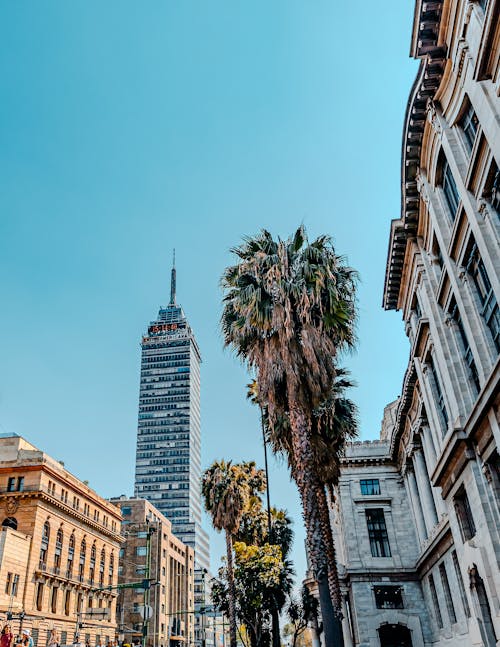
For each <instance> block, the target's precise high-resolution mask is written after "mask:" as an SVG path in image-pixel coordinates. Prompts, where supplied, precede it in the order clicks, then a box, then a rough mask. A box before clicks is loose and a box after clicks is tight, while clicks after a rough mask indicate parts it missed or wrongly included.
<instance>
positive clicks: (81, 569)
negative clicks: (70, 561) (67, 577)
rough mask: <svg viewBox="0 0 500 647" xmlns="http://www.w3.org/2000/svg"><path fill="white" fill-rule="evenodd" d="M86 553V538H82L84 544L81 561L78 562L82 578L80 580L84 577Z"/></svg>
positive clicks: (79, 574) (79, 575) (79, 573)
mask: <svg viewBox="0 0 500 647" xmlns="http://www.w3.org/2000/svg"><path fill="white" fill-rule="evenodd" d="M86 554H87V544H86V542H85V539H82V545H81V548H80V563H79V564H78V577H79V578H80V581H81V580H82V578H83V572H84V569H85V557H86Z"/></svg>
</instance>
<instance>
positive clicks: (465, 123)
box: [459, 103, 479, 153]
mask: <svg viewBox="0 0 500 647" xmlns="http://www.w3.org/2000/svg"><path fill="white" fill-rule="evenodd" d="M459 124H460V127H461V128H462V131H463V133H464V139H465V141H466V143H467V148H468V149H469V153H470V152H471V151H472V148H473V146H474V142H475V141H476V135H477V130H478V126H479V120H478V118H477V116H476V113H475V112H474V108H473V107H472V106H471V104H470V103H469V104H468V106H467V109H466V111H465V112H464V114H463V116H462V118H461V119H460V122H459Z"/></svg>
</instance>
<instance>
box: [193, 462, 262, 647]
mask: <svg viewBox="0 0 500 647" xmlns="http://www.w3.org/2000/svg"><path fill="white" fill-rule="evenodd" d="M265 487H266V479H265V475H264V472H263V471H262V470H258V469H256V468H255V463H253V462H247V463H241V464H235V465H233V464H231V461H228V462H225V461H223V460H221V461H215V462H214V463H213V464H212V465H211V466H210V467H209V468H208V469H207V470H206V471H205V472H204V474H203V477H202V484H201V491H202V495H203V499H204V505H205V510H206V511H207V512H208V513H209V514H210V515H211V517H212V524H213V526H214V528H215V529H216V530H219V531H220V530H224V531H225V533H226V555H227V580H228V609H227V611H228V616H229V625H230V628H229V631H230V642H231V647H236V609H235V599H236V591H235V585H234V570H233V546H232V543H233V540H232V537H233V535H234V533H235V532H236V531H237V530H238V527H239V525H240V521H241V518H242V516H243V514H244V512H245V510H246V509H247V508H248V505H249V503H250V501H251V499H252V497H255V496H256V494H257V493H258V492H263V491H264V489H265Z"/></svg>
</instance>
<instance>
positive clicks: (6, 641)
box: [0, 625, 14, 647]
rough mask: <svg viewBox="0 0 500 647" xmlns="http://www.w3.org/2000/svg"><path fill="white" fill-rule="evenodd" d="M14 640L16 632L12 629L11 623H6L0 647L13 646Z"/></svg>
mask: <svg viewBox="0 0 500 647" xmlns="http://www.w3.org/2000/svg"><path fill="white" fill-rule="evenodd" d="M13 640H14V634H13V633H12V631H11V629H10V625H5V626H4V628H3V629H2V633H1V635H0V647H11V645H12V642H13Z"/></svg>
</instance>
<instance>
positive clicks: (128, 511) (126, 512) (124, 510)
mask: <svg viewBox="0 0 500 647" xmlns="http://www.w3.org/2000/svg"><path fill="white" fill-rule="evenodd" d="M121 511H122V515H123V516H124V517H128V516H129V515H131V514H132V508H129V507H128V506H123V507H122V508H121Z"/></svg>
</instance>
